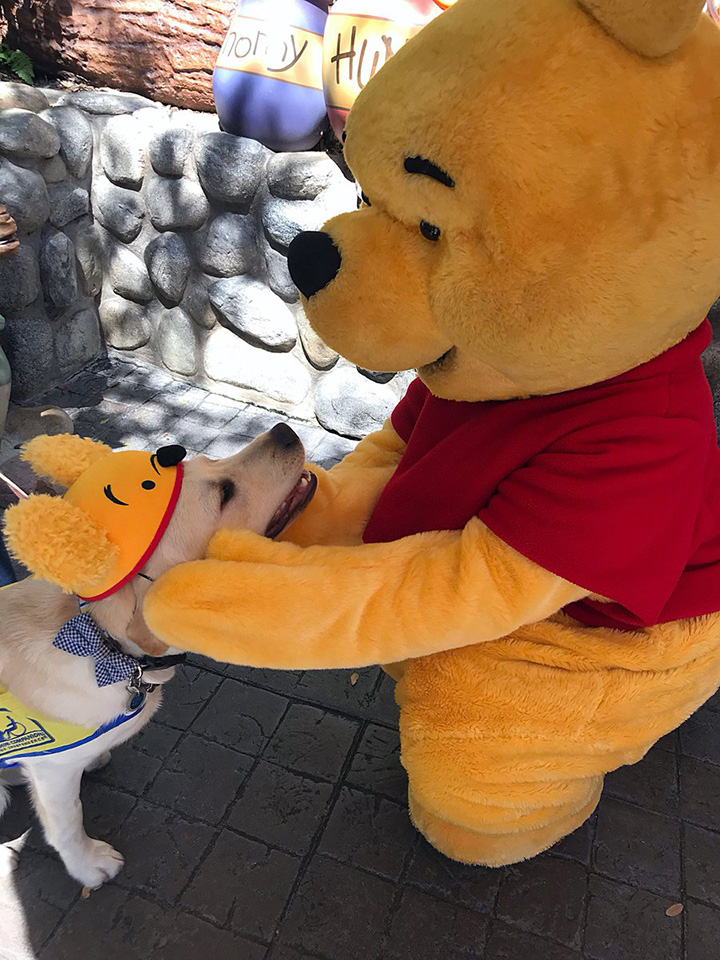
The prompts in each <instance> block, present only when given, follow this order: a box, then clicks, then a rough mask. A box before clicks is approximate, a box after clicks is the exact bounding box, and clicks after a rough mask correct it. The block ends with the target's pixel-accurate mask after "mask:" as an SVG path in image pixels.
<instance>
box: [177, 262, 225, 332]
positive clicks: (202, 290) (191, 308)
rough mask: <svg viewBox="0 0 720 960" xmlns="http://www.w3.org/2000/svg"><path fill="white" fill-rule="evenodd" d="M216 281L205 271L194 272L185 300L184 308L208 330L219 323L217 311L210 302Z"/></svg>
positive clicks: (199, 324)
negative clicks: (206, 274)
mask: <svg viewBox="0 0 720 960" xmlns="http://www.w3.org/2000/svg"><path fill="white" fill-rule="evenodd" d="M214 283H216V281H215V279H214V278H212V277H206V276H205V274H203V273H195V274H193V275H192V276H191V277H190V282H189V283H188V286H187V290H186V291H185V299H184V300H183V308H184V309H185V311H186V312H187V313H188V315H189V316H191V317H192V318H193V320H194V321H195V323H196V324H197V325H198V326H199V327H205V329H207V330H210V329H211V328H212V327H214V326H215V324H216V323H217V313H215V310H214V309H213V305H212V304H211V303H210V290H211V288H212V286H213V284H214Z"/></svg>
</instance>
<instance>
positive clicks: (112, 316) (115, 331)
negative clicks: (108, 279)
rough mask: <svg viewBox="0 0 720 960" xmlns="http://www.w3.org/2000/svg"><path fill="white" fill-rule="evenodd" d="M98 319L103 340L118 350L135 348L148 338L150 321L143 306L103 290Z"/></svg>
mask: <svg viewBox="0 0 720 960" xmlns="http://www.w3.org/2000/svg"><path fill="white" fill-rule="evenodd" d="M100 321H101V323H102V328H103V332H104V333H105V340H106V341H107V343H108V344H109V345H110V346H111V347H115V348H116V349H118V350H137V348H138V347H143V346H145V344H146V343H147V342H148V341H149V339H150V334H151V332H152V330H151V327H150V322H149V321H148V319H147V317H146V316H145V310H144V308H143V307H140V306H138V304H137V303H130V301H128V300H123V298H122V297H118V296H116V295H115V294H114V293H112V291H110V290H107V289H106V290H104V291H103V296H102V299H101V301H100Z"/></svg>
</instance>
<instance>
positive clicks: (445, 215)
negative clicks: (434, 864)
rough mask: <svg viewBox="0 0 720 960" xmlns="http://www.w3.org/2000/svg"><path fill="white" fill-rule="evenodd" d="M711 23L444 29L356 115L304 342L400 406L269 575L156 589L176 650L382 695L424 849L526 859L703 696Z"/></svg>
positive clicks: (714, 141)
mask: <svg viewBox="0 0 720 960" xmlns="http://www.w3.org/2000/svg"><path fill="white" fill-rule="evenodd" d="M702 6H703V0H652V2H650V0H582V2H576V0H459V2H458V3H457V4H455V5H454V6H452V7H451V8H450V10H449V11H448V12H447V13H444V14H443V15H442V16H441V17H439V18H438V19H437V20H435V21H433V22H432V23H430V24H429V25H428V26H427V27H425V28H424V29H423V31H422V32H421V33H420V34H419V35H418V36H417V37H416V38H414V39H413V40H411V41H410V42H409V43H408V44H407V46H406V47H404V48H403V49H402V50H401V51H400V52H399V53H398V54H397V55H396V56H395V57H394V58H393V59H392V60H391V61H390V62H389V63H388V64H387V65H386V66H385V67H383V69H382V71H380V72H379V73H378V75H377V76H376V77H375V78H374V79H373V81H371V83H370V84H369V85H368V86H367V87H366V89H365V90H364V91H363V92H362V94H361V95H360V97H359V98H358V100H357V103H356V105H355V107H354V108H353V110H352V112H351V114H350V118H349V122H348V127H347V141H346V144H345V151H346V156H347V160H348V163H349V165H350V167H351V169H352V170H353V173H354V174H355V176H356V178H357V180H358V183H359V184H360V186H361V188H362V191H363V195H364V198H365V200H366V202H365V203H364V204H363V206H362V208H361V209H360V210H358V211H357V212H354V213H351V214H346V215H343V216H340V217H337V218H336V219H334V220H331V221H330V222H329V223H328V224H327V226H326V228H325V230H324V231H323V232H321V233H311V234H303V235H300V236H299V237H298V238H297V239H296V240H295V242H294V243H293V246H292V248H291V251H290V267H291V272H292V274H293V277H294V279H295V282H296V283H297V285H298V287H299V288H300V290H301V292H302V294H303V298H304V303H305V307H306V310H307V313H308V316H309V318H310V322H311V323H312V325H313V326H314V328H315V330H316V331H317V332H318V333H319V334H320V335H321V336H322V337H323V339H324V340H325V341H326V342H327V343H328V344H330V345H331V346H332V347H333V348H334V349H336V350H338V351H339V352H340V353H342V354H343V355H344V356H345V357H347V358H348V359H349V360H351V361H352V362H353V363H356V364H358V365H359V366H362V367H365V368H369V369H375V370H403V369H409V368H416V369H417V371H418V379H417V380H415V381H414V382H413V383H412V385H411V386H410V388H409V390H408V393H407V395H406V396H405V398H404V399H403V400H402V401H401V402H400V404H399V405H398V407H397V408H396V410H395V412H394V414H393V416H392V419H391V420H390V421H389V422H388V423H387V424H386V425H385V426H384V428H383V429H382V430H380V431H379V432H378V433H376V434H374V435H372V436H369V437H368V438H367V439H365V440H364V441H363V442H362V443H360V444H359V446H358V447H357V449H356V451H355V452H354V453H353V454H351V455H350V456H349V457H347V458H346V459H345V460H344V461H343V462H342V463H341V464H340V465H338V466H337V467H335V468H334V469H332V470H331V471H330V472H328V473H325V472H324V471H322V470H319V469H318V470H317V471H316V472H317V476H318V480H319V485H318V493H317V496H316V498H315V500H314V502H313V503H312V504H311V505H310V507H309V508H308V510H307V511H306V513H305V514H304V515H303V516H302V517H301V518H300V519H299V520H298V521H297V522H296V523H295V525H294V526H293V527H292V528H291V529H290V530H289V532H288V533H287V534H286V536H285V539H286V540H287V541H292V542H282V543H276V542H271V541H269V540H267V539H263V538H261V537H258V536H255V535H252V534H245V533H240V534H238V533H229V532H228V533H221V534H219V535H218V536H217V537H216V539H215V541H214V543H213V544H212V548H211V555H210V558H209V559H207V560H205V561H201V562H198V563H192V564H188V565H186V566H184V567H179V568H176V569H175V570H173V571H171V572H169V573H168V574H166V575H165V576H164V577H163V578H161V580H160V581H159V582H158V583H157V584H156V585H155V586H154V587H153V588H152V590H151V591H150V593H149V595H148V599H147V603H146V618H147V621H148V624H149V626H150V628H151V629H152V630H153V631H154V632H155V633H156V634H157V635H158V636H160V637H162V638H163V639H164V640H165V642H166V643H168V644H172V645H174V646H179V647H186V648H191V649H193V650H197V651H200V652H202V653H205V654H209V655H210V656H212V657H215V658H216V659H219V660H230V661H233V662H237V663H242V664H247V665H251V666H262V667H271V668H291V669H302V668H306V669H308V668H330V667H351V666H353V667H354V666H361V665H364V664H375V663H381V664H390V665H391V666H389V667H387V669H388V670H389V672H390V673H391V674H392V675H393V676H394V677H395V678H396V679H397V688H396V696H397V700H398V703H399V705H400V708H401V717H400V733H401V743H402V763H403V765H404V766H405V768H406V770H407V773H408V775H409V804H410V813H411V816H412V818H413V821H414V822H415V824H416V825H417V827H418V829H419V830H420V831H421V832H422V833H423V834H424V835H425V836H426V837H427V839H428V840H429V841H430V842H431V843H432V844H434V845H435V846H436V847H437V848H438V849H439V850H441V851H443V852H444V853H445V854H447V855H448V856H449V857H453V858H455V859H457V860H461V861H465V862H467V863H476V864H489V865H500V864H506V863H511V862H514V861H519V860H522V859H524V858H527V857H531V856H533V855H534V854H536V853H538V852H539V851H541V850H544V849H546V848H547V847H549V846H551V845H552V844H553V843H555V842H556V841H557V840H559V839H560V838H561V837H563V836H564V835H565V834H567V833H569V832H570V831H572V830H574V829H575V828H576V827H577V826H579V825H580V824H581V823H582V822H583V821H584V820H585V819H586V818H587V817H588V816H589V815H590V814H591V813H592V811H593V810H594V808H595V806H596V804H597V802H598V798H599V796H600V792H601V789H602V784H603V776H604V774H605V773H607V772H608V771H610V770H614V769H616V768H617V767H619V766H621V765H623V764H629V763H635V762H636V761H638V760H639V759H640V758H641V757H642V756H643V755H644V754H645V753H646V751H647V750H648V749H649V748H650V747H651V746H652V744H653V743H654V742H655V741H656V740H657V739H658V738H660V737H662V736H663V735H664V734H666V733H667V732H669V731H671V730H672V729H674V728H675V727H676V726H677V725H678V724H680V723H681V722H682V721H683V720H684V719H685V718H687V717H688V716H689V715H690V714H691V713H692V712H693V711H694V710H695V709H696V708H697V707H699V706H700V705H701V704H702V703H703V702H704V701H705V700H706V699H707V698H708V697H710V696H711V695H712V694H713V693H714V691H715V690H716V689H717V687H718V684H719V683H720V614H719V613H718V611H719V610H720V453H719V452H718V448H717V443H716V435H715V426H714V424H713V419H712V402H711V396H710V391H709V388H708V384H707V381H706V379H705V376H704V374H703V370H702V366H701V361H700V355H701V353H702V351H703V350H704V348H705V347H706V345H707V344H708V342H709V338H710V332H709V325H708V323H707V321H704V318H705V316H706V314H707V311H708V309H709V307H710V306H711V304H712V303H713V301H714V299H715V297H716V296H717V293H718V288H719V287H720V260H719V259H718V258H719V257H720V31H719V30H718V29H717V27H716V26H715V24H714V23H713V22H712V20H711V19H710V17H708V16H707V15H706V14H704V13H702Z"/></svg>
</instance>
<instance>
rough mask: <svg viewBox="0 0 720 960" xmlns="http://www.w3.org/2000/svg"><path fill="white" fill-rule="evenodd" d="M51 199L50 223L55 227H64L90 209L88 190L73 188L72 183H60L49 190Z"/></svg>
mask: <svg viewBox="0 0 720 960" xmlns="http://www.w3.org/2000/svg"><path fill="white" fill-rule="evenodd" d="M48 197H49V199H50V223H51V224H52V225H53V226H54V227H64V226H66V225H67V224H68V223H72V221H73V220H77V219H78V217H82V216H83V214H85V213H87V212H88V211H89V209H90V197H89V196H88V192H87V190H83V188H82V187H76V186H73V184H72V183H60V184H57V185H56V186H51V187H49V188H48Z"/></svg>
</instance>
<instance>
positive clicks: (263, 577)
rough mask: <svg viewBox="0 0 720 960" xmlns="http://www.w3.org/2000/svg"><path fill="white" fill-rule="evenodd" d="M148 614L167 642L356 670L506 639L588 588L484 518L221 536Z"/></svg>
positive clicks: (159, 595) (166, 580) (162, 587)
mask: <svg viewBox="0 0 720 960" xmlns="http://www.w3.org/2000/svg"><path fill="white" fill-rule="evenodd" d="M211 557H212V559H208V560H200V561H196V562H194V563H187V564H182V565H181V566H178V567H175V568H174V569H173V570H170V571H169V572H168V573H166V574H164V575H163V576H162V577H161V578H160V579H159V581H158V582H157V584H155V585H154V586H153V587H152V589H151V590H150V592H149V593H148V597H147V600H146V604H145V617H146V620H147V622H148V625H149V627H150V629H151V630H152V631H153V633H155V634H156V635H157V636H158V637H160V638H161V639H162V640H164V641H165V643H167V644H168V645H170V646H174V647H180V648H182V649H190V650H194V651H196V652H198V653H203V654H206V655H208V656H210V657H213V658H214V659H216V660H222V661H230V662H232V663H240V664H244V665H247V666H254V667H267V668H280V669H295V670H297V669H300V670H302V669H322V668H332V667H360V666H366V665H368V664H376V663H391V662H397V661H401V660H406V659H408V658H414V657H421V656H424V655H427V654H431V653H435V652H438V651H440V650H446V649H452V648H454V647H462V646H467V645H468V644H472V643H479V642H482V641H487V640H493V639H495V638H498V637H501V636H504V635H505V634H508V633H510V632H512V631H513V630H515V629H517V628H518V627H520V626H521V625H523V624H526V623H531V622H536V621H538V620H542V619H544V618H546V617H548V616H550V615H551V614H552V613H555V612H556V611H557V610H560V609H561V608H562V607H564V606H565V605H566V604H568V603H572V602H573V601H576V600H579V599H581V598H582V597H583V596H587V595H588V591H587V590H583V589H582V588H580V587H576V586H574V585H573V584H571V583H569V582H568V581H566V580H563V579H561V578H560V577H557V576H555V575H554V574H552V573H549V572H548V571H547V570H544V569H543V568H542V567H539V566H537V565H536V564H534V563H532V562H531V561H530V560H527V559H526V558H525V557H523V556H521V555H520V554H519V553H517V552H516V551H515V550H513V549H512V548H511V547H509V546H507V545H506V544H505V543H504V542H503V541H502V540H500V539H499V538H498V537H497V536H495V534H493V533H492V532H491V531H490V530H489V529H488V528H487V527H486V526H485V525H484V524H483V523H481V521H480V520H478V519H473V520H471V521H470V522H469V523H468V524H467V526H466V527H465V528H464V530H462V531H451V532H439V533H422V534H417V535H415V536H411V537H406V538H404V539H403V540H397V541H395V542H393V543H380V544H368V545H363V546H356V547H322V546H320V547H318V546H315V547H307V548H302V547H298V546H296V545H295V544H290V543H275V542H273V541H270V540H266V539H264V538H262V537H259V536H257V535H256V534H253V533H248V532H241V533H232V532H230V531H222V532H221V533H220V534H218V535H217V536H216V537H215V539H214V541H213V543H212V544H211Z"/></svg>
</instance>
